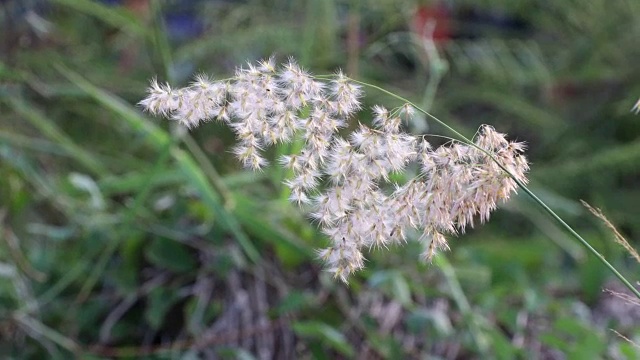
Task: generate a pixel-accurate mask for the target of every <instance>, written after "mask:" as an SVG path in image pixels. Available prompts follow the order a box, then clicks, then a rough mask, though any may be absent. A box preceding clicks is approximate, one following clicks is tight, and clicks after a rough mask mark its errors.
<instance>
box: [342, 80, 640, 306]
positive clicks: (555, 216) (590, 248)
mask: <svg viewBox="0 0 640 360" xmlns="http://www.w3.org/2000/svg"><path fill="white" fill-rule="evenodd" d="M350 80H351V81H353V82H355V83H357V84H360V85H363V86H366V87H370V88H373V89H376V90H378V91H381V92H383V93H385V94H387V95H389V96H391V97H393V98H396V99H398V100H400V101H402V102H404V103H406V104H409V105H411V106H413V107H414V108H415V109H416V110H418V111H419V112H421V113H423V114H424V115H426V116H428V117H430V118H431V119H433V120H434V121H436V122H437V123H438V124H440V125H441V126H443V127H444V128H446V129H447V130H449V131H450V132H452V133H453V134H454V135H456V136H457V137H459V138H460V139H461V140H462V141H464V142H465V143H467V144H469V145H471V146H473V147H474V148H476V149H478V150H480V151H482V152H484V153H485V154H487V155H488V156H489V157H491V159H492V160H493V161H494V162H495V163H496V164H497V165H498V166H499V167H500V168H501V169H502V170H504V171H505V172H506V173H507V174H508V175H509V176H510V177H511V178H512V179H513V180H514V181H515V182H516V184H518V186H519V187H520V188H521V189H522V190H523V191H524V192H525V193H526V194H527V195H528V196H529V197H530V198H531V199H532V200H533V201H534V202H536V203H537V204H538V205H540V206H541V207H542V208H543V209H544V210H545V211H546V212H547V213H548V214H549V215H551V217H552V218H553V219H555V220H556V221H557V222H558V223H559V224H560V226H561V227H563V228H564V229H565V230H566V231H567V232H569V234H571V235H572V236H573V237H574V238H576V239H577V240H578V241H579V242H580V243H581V244H582V245H583V246H584V247H585V248H586V249H587V250H588V251H589V252H591V253H592V254H593V255H594V256H595V257H596V258H598V260H600V262H601V263H603V264H604V265H605V266H606V267H607V268H608V269H609V270H610V271H611V272H612V273H613V274H614V275H615V276H616V277H617V278H618V279H619V280H620V281H621V282H622V283H623V284H624V285H625V286H626V287H627V288H628V289H629V290H630V291H631V292H632V293H633V294H634V295H635V296H636V297H637V298H638V299H640V291H638V290H637V289H636V288H635V287H634V286H633V285H631V283H630V282H629V280H627V278H625V277H624V276H623V275H622V274H621V273H620V272H619V271H618V270H617V269H616V268H615V267H614V266H613V265H611V263H609V262H608V261H607V259H605V258H604V256H602V254H600V253H599V252H598V251H597V250H596V249H594V248H593V246H591V245H590V244H589V243H588V242H587V241H586V240H585V239H584V238H582V236H580V234H578V233H577V232H576V231H575V230H574V229H573V228H572V227H571V226H569V224H567V223H566V222H565V221H564V220H562V218H561V217H560V216H558V214H556V213H555V212H554V211H553V210H551V208H550V207H549V206H548V205H547V204H545V202H544V201H542V200H540V198H538V197H537V196H536V195H535V194H534V193H533V192H532V191H531V190H530V189H529V188H528V187H527V186H526V185H525V184H524V183H522V181H520V180H518V179H517V178H516V177H515V176H514V175H513V174H512V173H511V172H510V171H509V170H507V169H506V168H505V167H504V166H502V164H500V162H498V161H497V160H496V159H495V157H494V156H493V155H492V154H490V153H489V152H488V151H486V150H485V149H482V148H481V147H479V146H477V145H476V144H475V143H474V142H473V141H471V140H470V139H469V138H467V137H466V136H464V135H462V134H461V133H459V132H458V131H457V130H455V129H454V128H452V127H451V126H449V125H447V124H446V123H445V122H444V121H442V120H440V119H438V118H437V117H435V116H433V115H431V114H430V113H429V112H427V111H426V110H424V109H422V108H420V107H419V106H417V105H416V104H414V103H413V102H411V101H409V100H408V99H406V98H404V97H402V96H399V95H397V94H394V93H392V92H390V91H388V90H385V89H383V88H381V87H379V86H376V85H373V84H369V83H367V82H364V81H358V80H355V79H350Z"/></svg>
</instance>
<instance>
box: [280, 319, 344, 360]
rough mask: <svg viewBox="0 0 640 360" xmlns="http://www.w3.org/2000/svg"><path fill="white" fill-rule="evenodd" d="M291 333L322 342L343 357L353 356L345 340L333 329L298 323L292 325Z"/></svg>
mask: <svg viewBox="0 0 640 360" xmlns="http://www.w3.org/2000/svg"><path fill="white" fill-rule="evenodd" d="M292 327H293V331H294V332H295V333H296V334H297V335H298V336H302V337H309V338H314V339H318V340H321V341H323V343H325V344H326V345H328V346H330V347H332V348H333V349H335V350H337V351H338V352H340V353H341V354H343V355H345V356H349V357H351V356H354V355H355V351H354V349H353V347H352V346H351V344H349V343H348V342H347V339H346V338H345V337H344V335H342V333H340V332H339V331H338V330H336V329H335V328H333V327H331V326H329V325H327V324H325V323H322V322H317V321H305V322H302V321H299V322H296V323H294V324H293V325H292Z"/></svg>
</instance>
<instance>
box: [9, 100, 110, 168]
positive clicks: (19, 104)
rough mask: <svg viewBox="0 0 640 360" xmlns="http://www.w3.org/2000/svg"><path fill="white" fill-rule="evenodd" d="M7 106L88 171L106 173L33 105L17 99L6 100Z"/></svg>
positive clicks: (94, 159)
mask: <svg viewBox="0 0 640 360" xmlns="http://www.w3.org/2000/svg"><path fill="white" fill-rule="evenodd" d="M7 101H8V103H9V106H10V107H11V108H12V109H13V111H15V112H16V114H18V115H20V116H21V117H23V118H24V119H26V120H27V121H29V123H31V125H33V126H34V127H35V128H37V129H38V130H40V132H42V133H43V134H44V135H45V136H46V137H48V138H49V139H51V140H52V141H53V142H54V143H56V144H58V145H59V146H61V147H62V148H63V149H65V151H66V152H67V153H68V154H69V155H70V156H72V157H73V158H74V159H76V160H77V161H78V162H79V163H81V164H82V165H83V166H84V167H86V168H87V169H89V170H90V171H91V172H93V173H94V174H96V175H100V176H102V175H104V174H106V173H107V171H106V169H105V168H104V167H103V166H102V164H101V163H100V162H99V161H98V160H97V159H96V158H95V157H94V156H93V155H91V154H90V153H89V152H87V150H86V149H84V148H82V147H80V146H78V145H77V144H76V143H75V142H74V141H73V140H71V138H70V137H68V136H67V135H66V134H65V133H64V132H63V131H62V130H60V129H59V128H58V127H57V126H56V125H55V123H54V122H53V121H51V120H49V119H48V118H47V117H46V116H45V115H44V114H43V113H42V112H41V111H40V110H37V109H36V108H35V106H34V105H33V104H28V103H27V102H25V101H24V100H21V99H17V98H8V99H7Z"/></svg>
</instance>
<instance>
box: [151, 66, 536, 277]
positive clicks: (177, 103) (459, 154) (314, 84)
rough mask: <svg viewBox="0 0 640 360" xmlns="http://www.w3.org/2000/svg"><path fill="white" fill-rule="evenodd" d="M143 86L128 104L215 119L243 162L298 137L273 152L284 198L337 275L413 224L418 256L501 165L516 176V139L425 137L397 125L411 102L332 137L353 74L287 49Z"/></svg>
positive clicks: (502, 189)
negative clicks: (309, 227)
mask: <svg viewBox="0 0 640 360" xmlns="http://www.w3.org/2000/svg"><path fill="white" fill-rule="evenodd" d="M147 92H148V95H147V97H146V98H145V99H143V100H142V101H141V102H140V103H139V104H140V105H141V106H142V107H143V108H144V109H145V110H146V111H148V112H150V113H152V114H154V115H160V116H164V117H168V118H171V119H173V120H177V121H179V122H180V123H182V124H183V125H185V126H187V127H190V128H191V127H195V126H198V125H199V124H200V123H202V122H203V121H207V120H210V119H220V120H222V121H224V122H225V123H226V124H228V125H229V127H230V128H231V129H232V131H233V132H234V133H235V135H236V137H237V139H238V144H237V145H236V146H235V147H234V148H233V150H232V153H233V154H234V155H235V156H236V157H237V158H238V159H239V161H240V163H241V164H242V165H243V166H245V167H246V168H249V169H252V170H258V171H259V170H262V169H263V168H264V167H266V166H267V165H268V162H267V160H266V158H265V157H264V155H263V150H264V149H265V147H267V146H269V145H274V144H279V143H287V142H291V141H294V139H297V140H298V142H299V143H301V145H302V149H300V151H299V152H297V153H296V154H290V155H284V156H281V157H280V158H279V159H278V162H279V163H280V164H281V165H282V166H283V167H284V168H286V169H287V170H288V171H289V172H290V177H289V179H288V180H286V181H285V185H286V186H287V187H288V188H289V189H290V196H289V200H290V201H291V202H293V203H296V204H298V205H301V206H302V205H305V206H306V207H308V208H310V213H311V217H312V218H313V219H314V220H315V221H317V222H318V224H319V226H320V227H321V228H322V230H323V232H324V233H325V234H326V235H327V236H328V237H329V238H330V240H331V246H330V247H329V248H327V249H323V250H320V251H319V252H318V256H319V257H320V258H322V259H323V260H324V261H325V263H326V267H327V271H329V272H331V273H332V274H334V276H336V277H337V278H340V279H342V280H343V281H347V279H348V277H349V276H350V275H351V274H352V273H354V272H355V271H358V270H359V269H361V268H362V267H363V266H364V256H363V254H362V248H364V247H375V248H386V247H387V246H388V245H389V244H401V243H403V242H405V241H406V239H407V236H408V235H407V234H411V233H413V232H414V231H419V232H422V236H421V237H420V240H421V241H423V242H424V244H425V252H424V253H423V256H424V258H425V259H427V260H430V259H431V258H432V257H433V256H434V254H436V252H437V251H441V250H447V249H448V243H447V240H446V235H455V234H457V233H459V232H464V231H465V229H466V228H467V227H469V226H473V225H474V222H475V221H477V219H479V220H480V222H484V221H487V220H488V219H489V216H490V214H491V212H492V211H493V210H495V208H496V206H497V205H498V204H499V203H500V202H503V201H506V200H507V199H508V198H509V196H510V195H511V194H512V193H513V192H515V191H516V189H517V185H518V184H517V182H516V181H515V180H514V179H512V178H511V177H510V176H509V175H508V174H507V173H505V172H504V170H503V168H504V169H507V170H508V171H509V172H510V173H511V174H512V175H513V177H515V179H517V180H518V181H520V182H522V183H526V181H527V177H526V174H527V172H528V169H529V165H528V162H527V159H526V157H525V156H524V155H523V154H522V153H523V152H524V150H525V148H526V147H525V145H524V144H523V143H519V142H509V141H508V140H507V139H506V137H505V135H504V134H501V133H499V132H497V131H495V129H493V128H492V127H490V126H483V127H481V128H480V129H479V131H478V133H477V135H476V137H475V139H474V144H473V145H474V146H472V145H470V144H461V143H455V142H454V143H452V144H449V145H446V146H440V147H438V148H436V149H433V148H432V147H431V145H430V144H429V143H428V142H427V141H425V140H424V138H420V139H419V138H416V137H415V136H413V135H410V134H407V133H404V132H403V131H402V130H401V125H402V122H403V121H407V120H409V119H410V118H411V117H413V116H414V114H415V111H416V109H415V108H414V107H413V106H411V105H410V104H405V105H403V106H400V107H399V108H395V109H393V110H391V111H390V110H387V109H386V108H384V107H382V106H378V105H376V106H374V107H373V108H372V112H373V127H372V128H370V127H368V126H365V125H363V124H360V125H359V126H358V128H357V129H356V130H355V131H353V132H352V133H351V135H350V136H348V137H347V138H342V137H340V136H339V135H338V131H339V130H340V129H342V128H344V127H345V126H346V125H347V124H348V122H349V118H350V117H351V116H353V115H354V114H355V113H356V112H357V111H358V110H360V108H361V103H360V99H361V97H362V94H363V92H362V88H361V86H360V85H358V84H356V83H354V82H353V81H351V80H350V79H349V78H348V77H347V76H345V75H344V74H343V73H342V72H338V73H337V74H336V75H335V76H334V77H333V79H332V80H328V81H325V80H320V79H318V78H314V77H313V76H312V75H311V74H310V73H309V72H307V71H306V70H304V69H302V68H301V67H300V66H299V65H298V64H297V63H296V62H295V60H293V59H290V60H289V61H288V62H287V63H285V64H283V65H282V66H280V67H278V66H277V65H276V63H275V60H274V59H273V58H270V59H267V60H263V61H260V62H258V63H257V64H247V65H246V66H245V67H242V68H238V69H237V70H236V75H235V77H234V78H233V79H232V80H225V81H222V82H221V81H215V80H211V79H209V78H208V77H207V76H204V75H198V76H196V77H195V79H194V81H193V82H192V83H191V85H190V86H188V87H186V88H182V89H172V88H171V87H170V86H169V85H168V84H160V83H158V82H157V81H156V80H155V79H154V80H152V81H151V84H150V86H149V89H148V90H147ZM303 114H308V115H306V116H303ZM477 147H478V148H481V149H482V150H479V149H478V148H477ZM412 162H417V163H418V165H419V171H420V173H419V175H418V176H417V177H416V178H414V179H411V180H409V181H408V182H407V183H406V184H404V185H396V186H395V188H393V189H391V190H389V191H388V190H386V189H385V184H387V183H388V182H389V178H390V174H391V173H393V172H400V171H403V170H404V169H405V168H406V167H407V165H408V164H410V163H412ZM498 164H499V165H498ZM326 180H328V181H326Z"/></svg>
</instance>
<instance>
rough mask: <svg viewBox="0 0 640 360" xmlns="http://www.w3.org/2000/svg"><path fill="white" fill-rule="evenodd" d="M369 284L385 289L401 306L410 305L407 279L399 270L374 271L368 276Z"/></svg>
mask: <svg viewBox="0 0 640 360" xmlns="http://www.w3.org/2000/svg"><path fill="white" fill-rule="evenodd" d="M369 285H370V286H371V287H374V288H377V287H380V288H383V289H385V290H386V292H387V293H388V295H389V296H391V297H393V298H394V299H396V300H398V302H400V304H402V305H403V306H410V305H411V303H412V301H411V290H410V289H409V284H408V282H407V279H406V278H405V277H404V276H403V275H402V273H400V272H399V271H395V270H383V271H376V272H375V273H373V275H371V277H370V278H369Z"/></svg>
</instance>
